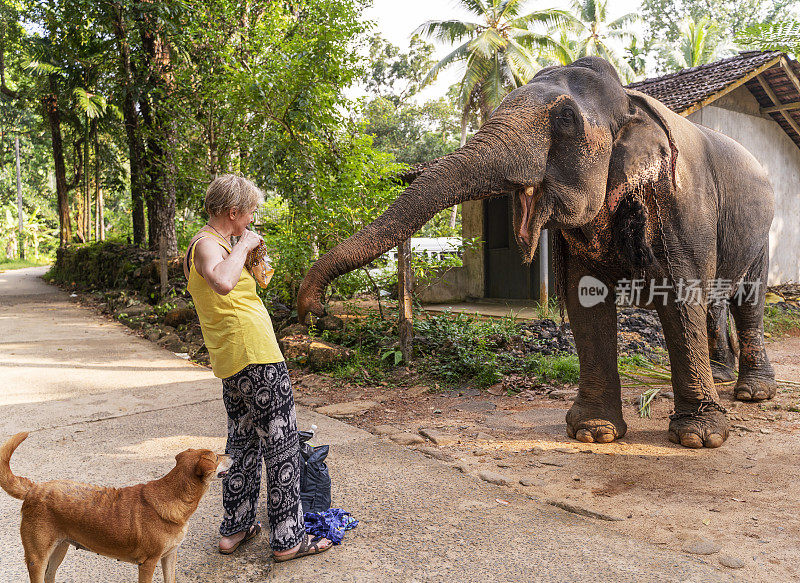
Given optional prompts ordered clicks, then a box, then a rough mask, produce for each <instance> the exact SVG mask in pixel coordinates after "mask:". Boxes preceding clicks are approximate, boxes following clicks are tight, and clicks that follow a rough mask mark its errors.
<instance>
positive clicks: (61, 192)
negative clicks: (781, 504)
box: [42, 74, 72, 247]
mask: <svg viewBox="0 0 800 583" xmlns="http://www.w3.org/2000/svg"><path fill="white" fill-rule="evenodd" d="M49 82H50V93H49V94H47V95H46V96H45V97H44V99H43V100H42V101H43V103H42V105H43V106H44V115H45V116H46V118H47V119H46V120H45V121H46V122H47V123H48V125H49V126H50V139H51V142H52V145H53V164H54V166H55V172H56V203H57V206H58V223H59V230H58V240H59V244H60V245H61V246H62V247H63V246H64V245H66V244H67V243H69V241H70V239H72V227H71V223H70V219H69V201H68V200H67V171H66V168H65V167H64V144H63V142H62V141H61V112H60V111H59V109H58V81H57V79H56V76H55V75H54V74H51V75H50V78H49Z"/></svg>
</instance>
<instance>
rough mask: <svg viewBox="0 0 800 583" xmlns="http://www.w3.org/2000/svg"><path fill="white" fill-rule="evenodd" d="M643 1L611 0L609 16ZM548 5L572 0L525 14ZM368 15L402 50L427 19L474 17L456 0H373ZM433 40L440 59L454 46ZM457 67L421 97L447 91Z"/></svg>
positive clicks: (530, 6) (535, 2)
mask: <svg viewBox="0 0 800 583" xmlns="http://www.w3.org/2000/svg"><path fill="white" fill-rule="evenodd" d="M639 5H640V1H639V0H609V1H608V18H607V20H609V21H611V20H614V19H616V18H618V17H620V16H622V15H623V14H627V13H628V12H638V11H639ZM547 8H560V9H562V10H568V9H569V8H570V2H569V0H553V1H542V0H532V1H529V2H527V4H525V6H524V8H523V11H522V12H521V14H527V13H529V12H533V11H535V10H544V9H547ZM364 18H365V19H367V20H372V21H374V23H375V28H374V31H376V32H380V33H381V35H382V36H383V37H384V38H386V39H387V40H389V42H391V43H392V44H394V45H396V46H398V47H399V48H400V50H402V51H406V50H408V45H409V39H410V38H411V35H412V33H413V32H414V29H415V28H417V27H418V26H419V25H420V24H422V23H423V22H426V21H428V20H451V19H454V18H458V19H459V20H473V17H472V16H471V14H470V13H469V12H467V11H466V10H465V9H464V8H462V7H461V6H460V4H459V3H458V2H457V1H456V0H402V1H398V0H373V5H372V7H371V8H369V9H367V10H366V11H365V12H364ZM429 42H431V41H429ZM433 44H434V46H435V47H436V53H435V54H434V58H436V59H437V60H438V59H441V58H442V57H444V56H446V55H447V54H448V53H449V52H450V50H452V48H454V47H450V46H449V45H442V44H439V43H437V42H433ZM456 68H457V67H456V66H454V67H452V68H450V69H448V70H446V71H444V72H443V73H442V74H440V75H439V78H438V79H437V80H436V81H435V82H434V83H433V84H432V86H431V87H430V88H428V89H426V90H425V91H424V92H423V93H422V94H421V95H420V98H421V99H429V98H433V97H438V96H440V95H444V94H445V93H446V92H447V88H448V87H450V85H452V84H453V83H455V82H457V81H458V80H459V78H460V76H459V74H458V73H459V72H458V71H457V70H455V69H456Z"/></svg>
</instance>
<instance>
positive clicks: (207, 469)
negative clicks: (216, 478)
mask: <svg viewBox="0 0 800 583" xmlns="http://www.w3.org/2000/svg"><path fill="white" fill-rule="evenodd" d="M212 456H213V457H212ZM218 465H219V458H217V456H215V455H214V454H207V453H204V454H202V455H201V456H200V457H199V459H198V460H197V464H195V466H194V473H195V474H196V475H197V476H198V477H200V478H204V477H206V476H207V475H209V474H213V473H214V472H215V471H216V469H217V466H218Z"/></svg>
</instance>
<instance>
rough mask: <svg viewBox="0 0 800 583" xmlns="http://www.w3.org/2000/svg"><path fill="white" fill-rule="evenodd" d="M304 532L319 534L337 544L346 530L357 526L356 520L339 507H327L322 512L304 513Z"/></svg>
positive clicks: (313, 534)
mask: <svg viewBox="0 0 800 583" xmlns="http://www.w3.org/2000/svg"><path fill="white" fill-rule="evenodd" d="M304 518H305V522H306V532H307V533H308V534H310V535H311V536H321V537H323V538H326V539H328V540H329V541H331V542H332V543H333V544H335V545H338V544H339V543H341V542H342V539H343V538H344V533H345V531H346V530H350V529H351V528H355V527H356V526H358V520H356V519H355V518H353V516H352V515H351V514H350V513H349V512H345V511H344V510H342V509H341V508H329V509H328V510H325V511H323V512H306V513H305V516H304Z"/></svg>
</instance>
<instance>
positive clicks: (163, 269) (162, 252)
mask: <svg viewBox="0 0 800 583" xmlns="http://www.w3.org/2000/svg"><path fill="white" fill-rule="evenodd" d="M158 254H159V266H158V267H159V276H160V277H161V298H162V299H163V298H165V297H167V285H168V283H169V280H168V275H169V272H168V271H167V241H166V237H165V236H164V233H161V236H160V237H159V238H158Z"/></svg>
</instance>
